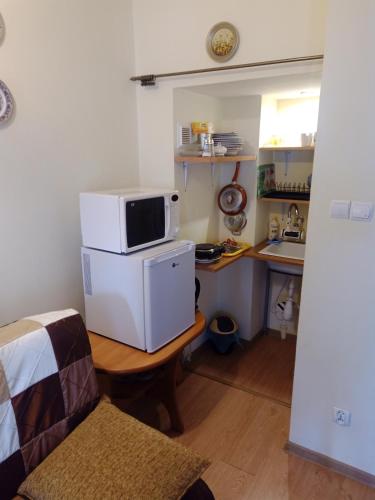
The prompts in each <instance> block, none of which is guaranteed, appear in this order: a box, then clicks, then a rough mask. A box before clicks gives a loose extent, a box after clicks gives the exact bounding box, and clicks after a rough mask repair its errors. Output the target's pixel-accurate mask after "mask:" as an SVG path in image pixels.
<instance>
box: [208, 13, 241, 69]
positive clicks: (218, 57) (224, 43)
mask: <svg viewBox="0 0 375 500" xmlns="http://www.w3.org/2000/svg"><path fill="white" fill-rule="evenodd" d="M239 42H240V36H239V34H238V31H237V28H236V27H235V26H233V24H231V23H227V22H222V23H218V24H215V26H214V27H213V28H212V29H211V31H210V32H209V34H208V36H207V51H208V53H209V55H210V56H211V57H212V59H214V60H215V61H222V62H224V61H228V60H229V59H231V58H232V57H233V56H234V54H235V53H236V50H237V48H238V45H239Z"/></svg>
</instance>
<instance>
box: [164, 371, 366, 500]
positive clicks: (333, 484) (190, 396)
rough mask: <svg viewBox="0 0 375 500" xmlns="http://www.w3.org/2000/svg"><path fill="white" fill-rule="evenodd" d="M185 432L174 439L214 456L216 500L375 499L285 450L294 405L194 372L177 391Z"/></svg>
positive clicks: (209, 476)
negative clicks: (287, 404)
mask: <svg viewBox="0 0 375 500" xmlns="http://www.w3.org/2000/svg"><path fill="white" fill-rule="evenodd" d="M177 391H178V392H177V397H178V401H179V405H180V408H181V413H182V415H183V419H184V424H185V432H184V433H183V434H182V435H181V436H177V437H175V438H174V439H175V440H176V441H178V442H180V443H182V444H184V445H185V446H187V447H189V448H192V449H194V450H195V451H197V452H198V453H200V454H202V455H204V456H206V457H208V458H209V459H211V460H212V465H211V466H210V467H209V469H208V470H207V471H206V472H205V474H204V476H203V478H204V479H205V481H206V482H207V484H208V485H209V486H210V488H211V489H212V491H213V493H214V495H215V498H216V500H242V499H243V500H375V490H373V489H371V488H368V487H366V486H364V485H362V484H360V483H357V482H356V481H352V480H350V479H347V478H345V477H344V476H341V475H340V474H336V473H334V472H332V471H330V470H328V469H326V468H324V467H321V466H318V465H315V464H313V463H310V462H307V461H305V460H302V459H300V458H298V457H296V456H294V455H288V454H287V453H286V452H285V451H284V445H285V443H286V441H287V438H288V433H289V421H290V409H289V408H287V407H286V406H285V405H280V404H278V403H276V402H273V401H270V400H267V399H264V398H260V397H256V396H254V395H252V394H250V393H248V392H246V391H242V390H239V389H236V388H233V387H230V386H228V385H224V384H221V383H219V382H216V381H214V380H210V379H209V378H206V377H202V376H199V375H196V374H189V375H188V376H187V377H186V379H185V380H184V381H183V383H182V384H181V385H180V386H179V387H178V389H177Z"/></svg>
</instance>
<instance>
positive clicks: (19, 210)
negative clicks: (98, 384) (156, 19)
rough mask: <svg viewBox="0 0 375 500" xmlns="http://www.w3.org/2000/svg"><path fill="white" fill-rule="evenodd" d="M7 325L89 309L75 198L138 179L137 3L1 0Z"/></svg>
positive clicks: (1, 219) (1, 224) (0, 271)
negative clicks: (10, 107) (52, 312)
mask: <svg viewBox="0 0 375 500" xmlns="http://www.w3.org/2000/svg"><path fill="white" fill-rule="evenodd" d="M0 12H1V13H2V15H3V17H4V20H5V23H6V37H5V40H4V42H3V44H2V45H1V47H0V68H1V71H0V79H2V80H4V81H5V82H6V83H7V84H8V86H9V88H10V90H11V91H12V93H13V96H14V98H15V101H16V113H15V117H14V120H13V121H12V122H11V123H9V124H7V125H5V126H4V125H3V126H1V127H0V174H1V182H0V233H1V249H0V277H1V284H0V324H1V323H5V322H8V321H12V320H15V319H16V318H17V317H19V316H22V315H25V314H30V313H37V312H41V311H44V310H48V309H56V308H63V307H76V308H78V309H80V310H81V311H82V298H83V292H82V286H81V271H80V256H79V248H80V227H79V207H78V193H79V192H80V191H81V190H87V189H96V188H107V187H113V186H118V185H131V184H136V183H137V182H138V172H137V167H138V165H137V139H136V109H135V88H134V85H132V84H131V83H130V82H129V77H130V76H131V75H132V74H133V73H134V54H133V52H134V50H133V31H132V13H131V2H130V0H129V1H128V0H110V1H109V2H106V3H105V5H104V4H103V2H100V1H98V0H80V1H76V0H64V1H60V0H33V1H32V2H30V1H29V0H0Z"/></svg>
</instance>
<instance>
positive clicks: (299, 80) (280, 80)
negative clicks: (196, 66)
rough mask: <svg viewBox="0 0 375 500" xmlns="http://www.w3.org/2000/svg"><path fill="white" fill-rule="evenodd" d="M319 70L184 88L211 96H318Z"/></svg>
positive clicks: (290, 97)
mask: <svg viewBox="0 0 375 500" xmlns="http://www.w3.org/2000/svg"><path fill="white" fill-rule="evenodd" d="M321 76H322V75H321V71H316V72H311V73H306V74H294V75H281V76H272V77H265V78H253V79H248V80H241V81H233V82H223V83H214V84H208V85H197V86H194V87H188V88H186V90H189V91H191V92H194V93H197V94H203V95H208V96H212V97H239V96H251V95H272V96H273V97H275V98H276V99H296V98H306V97H313V96H319V94H320V84H321Z"/></svg>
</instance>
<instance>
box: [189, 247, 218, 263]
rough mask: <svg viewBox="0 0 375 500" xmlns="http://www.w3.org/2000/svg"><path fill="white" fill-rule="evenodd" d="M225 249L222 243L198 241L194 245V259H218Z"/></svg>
mask: <svg viewBox="0 0 375 500" xmlns="http://www.w3.org/2000/svg"><path fill="white" fill-rule="evenodd" d="M224 251H225V248H224V247H223V246H222V245H215V244H214V243H198V244H197V245H196V246H195V259H196V260H197V261H198V262H199V261H215V260H218V259H220V257H221V254H222V253H223V252H224Z"/></svg>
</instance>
